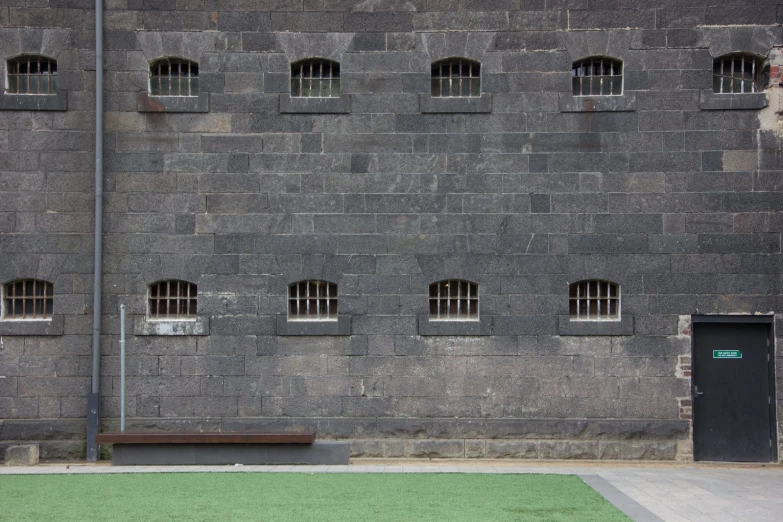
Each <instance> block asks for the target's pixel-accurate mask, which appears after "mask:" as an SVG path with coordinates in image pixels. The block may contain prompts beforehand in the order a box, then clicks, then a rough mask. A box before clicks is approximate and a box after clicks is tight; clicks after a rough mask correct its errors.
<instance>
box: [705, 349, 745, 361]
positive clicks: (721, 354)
mask: <svg viewBox="0 0 783 522" xmlns="http://www.w3.org/2000/svg"><path fill="white" fill-rule="evenodd" d="M712 358H713V359H742V352H741V351H740V350H712Z"/></svg>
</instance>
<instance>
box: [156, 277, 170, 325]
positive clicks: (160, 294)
mask: <svg viewBox="0 0 783 522" xmlns="http://www.w3.org/2000/svg"><path fill="white" fill-rule="evenodd" d="M165 285H168V283H164V284H163V285H160V287H159V288H158V316H161V315H162V314H163V311H162V309H161V306H163V305H164V304H165V301H164V300H163V299H162V295H163V292H164V290H166V286H165ZM168 313H169V310H168V308H166V317H168Z"/></svg>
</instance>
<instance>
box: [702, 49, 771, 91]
mask: <svg viewBox="0 0 783 522" xmlns="http://www.w3.org/2000/svg"><path fill="white" fill-rule="evenodd" d="M764 85H765V82H764V64H763V62H762V61H761V59H759V58H756V57H755V56H751V55H749V54H742V53H735V54H729V55H726V56H721V57H720V58H717V59H716V60H715V61H714V62H713V63H712V89H713V91H715V92H716V93H719V94H729V93H749V92H759V91H762V90H764Z"/></svg>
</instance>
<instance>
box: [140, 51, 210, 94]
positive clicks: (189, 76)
mask: <svg viewBox="0 0 783 522" xmlns="http://www.w3.org/2000/svg"><path fill="white" fill-rule="evenodd" d="M198 89H199V84H198V64H197V63H196V62H191V61H190V60H183V59H180V58H163V59H161V60H157V61H155V62H153V63H152V64H151V65H150V94H152V95H153V96H198Z"/></svg>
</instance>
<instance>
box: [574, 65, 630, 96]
mask: <svg viewBox="0 0 783 522" xmlns="http://www.w3.org/2000/svg"><path fill="white" fill-rule="evenodd" d="M571 76H572V86H573V91H574V96H609V95H617V94H622V93H623V64H622V62H621V61H620V60H615V59H613V58H604V57H595V58H585V59H584V60H579V61H578V62H574V65H573V67H572V68H571Z"/></svg>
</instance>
